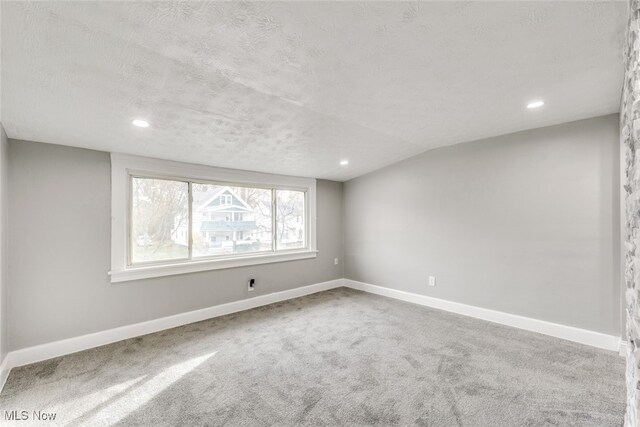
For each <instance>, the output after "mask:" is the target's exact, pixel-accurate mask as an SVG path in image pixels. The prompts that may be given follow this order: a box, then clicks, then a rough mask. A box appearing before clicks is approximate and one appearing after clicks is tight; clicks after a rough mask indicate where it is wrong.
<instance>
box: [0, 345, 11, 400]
mask: <svg viewBox="0 0 640 427" xmlns="http://www.w3.org/2000/svg"><path fill="white" fill-rule="evenodd" d="M8 361H9V355H8V354H7V355H5V356H4V358H3V359H2V361H0V391H2V389H3V388H4V384H5V383H6V382H7V378H9V372H11V368H9V367H8V366H7V362H8Z"/></svg>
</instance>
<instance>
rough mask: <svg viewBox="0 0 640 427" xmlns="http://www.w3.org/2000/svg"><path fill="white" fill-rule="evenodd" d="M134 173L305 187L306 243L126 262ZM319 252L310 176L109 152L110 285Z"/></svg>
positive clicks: (313, 182)
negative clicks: (161, 260)
mask: <svg viewBox="0 0 640 427" xmlns="http://www.w3.org/2000/svg"><path fill="white" fill-rule="evenodd" d="M132 176H145V177H149V178H164V179H174V180H178V181H203V182H212V183H220V184H225V185H231V186H233V185H243V186H249V187H250V186H256V187H269V188H275V189H276V190H297V191H304V192H305V193H306V197H305V200H306V206H305V215H306V221H307V222H306V223H307V227H306V228H307V230H306V231H307V247H306V248H303V249H295V250H286V251H285V250H281V251H276V250H275V246H274V250H273V251H272V252H266V253H252V254H247V255H229V256H224V257H217V258H207V259H202V260H201V259H190V260H180V261H167V262H166V263H161V264H154V265H142V266H138V265H129V263H128V256H129V253H128V252H129V243H130V240H129V232H130V221H131V219H130V210H131V186H130V182H131V177H132ZM274 203H275V201H274ZM274 244H275V242H274ZM317 254H318V250H317V248H316V180H315V179H313V178H302V177H293V176H284V175H271V174H266V173H260V172H249V171H241V170H235V169H224V168H217V167H212V166H204V165H195V164H189V163H180V162H174V161H169V160H159V159H151V158H146V157H139V156H130V155H125V154H116V153H112V154H111V271H109V275H110V276H111V282H112V283H116V282H125V281H130V280H139V279H148V278H152V277H163V276H171V275H176V274H186V273H195V272H199V271H208V270H219V269H224V268H235V267H244V266H250V265H258V264H268V263H273V262H284V261H295V260H302V259H309V258H315V257H317Z"/></svg>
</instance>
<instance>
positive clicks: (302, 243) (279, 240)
mask: <svg viewBox="0 0 640 427" xmlns="http://www.w3.org/2000/svg"><path fill="white" fill-rule="evenodd" d="M304 195H305V193H304V192H302V191H285V190H277V191H276V248H277V249H278V250H283V249H300V248H304V247H306V236H305V234H306V226H305V212H304V211H305V203H304Z"/></svg>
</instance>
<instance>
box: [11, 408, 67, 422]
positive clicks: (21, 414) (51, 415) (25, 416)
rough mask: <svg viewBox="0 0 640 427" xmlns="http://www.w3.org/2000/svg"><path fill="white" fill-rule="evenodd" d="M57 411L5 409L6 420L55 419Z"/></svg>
mask: <svg viewBox="0 0 640 427" xmlns="http://www.w3.org/2000/svg"><path fill="white" fill-rule="evenodd" d="M56 415H57V414H56V413H55V412H42V411H33V412H32V413H31V414H30V413H29V411H16V410H14V411H4V420H5V421H27V420H33V421H54V420H55V419H56Z"/></svg>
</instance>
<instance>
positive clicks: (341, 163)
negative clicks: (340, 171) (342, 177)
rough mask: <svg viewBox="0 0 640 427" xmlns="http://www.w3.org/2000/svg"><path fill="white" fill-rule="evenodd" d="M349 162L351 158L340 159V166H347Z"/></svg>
mask: <svg viewBox="0 0 640 427" xmlns="http://www.w3.org/2000/svg"><path fill="white" fill-rule="evenodd" d="M348 164H349V160H340V166H347V165H348Z"/></svg>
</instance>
